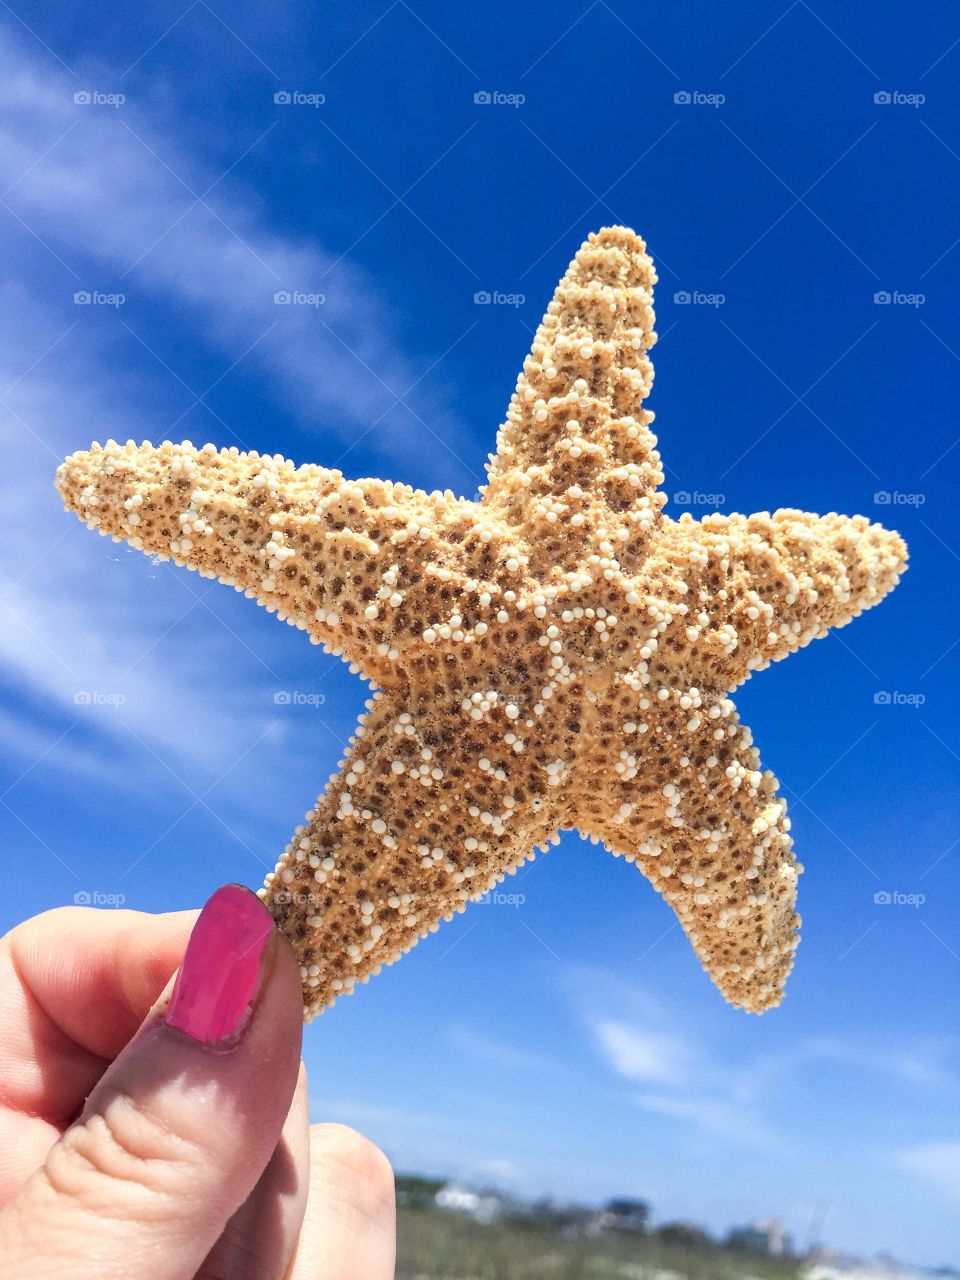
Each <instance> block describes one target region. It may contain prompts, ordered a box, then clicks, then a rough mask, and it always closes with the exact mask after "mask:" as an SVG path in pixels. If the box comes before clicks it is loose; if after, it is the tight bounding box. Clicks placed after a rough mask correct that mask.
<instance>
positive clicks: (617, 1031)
mask: <svg viewBox="0 0 960 1280" xmlns="http://www.w3.org/2000/svg"><path fill="white" fill-rule="evenodd" d="M593 1032H594V1035H595V1036H596V1038H597V1041H598V1043H599V1046H600V1049H601V1051H602V1052H603V1054H604V1056H605V1057H606V1058H607V1060H608V1061H609V1063H610V1065H611V1066H612V1067H613V1069H614V1070H615V1071H616V1072H617V1073H618V1074H619V1075H622V1076H625V1077H626V1078H627V1079H628V1080H639V1081H643V1082H653V1083H656V1084H661V1083H669V1082H672V1083H682V1082H683V1081H684V1080H686V1078H687V1077H688V1075H689V1074H690V1069H691V1066H692V1063H693V1055H692V1052H691V1049H690V1046H689V1045H687V1044H685V1043H684V1042H683V1041H682V1040H681V1039H680V1038H679V1037H677V1036H672V1035H666V1034H664V1033H658V1032H650V1031H646V1030H641V1029H640V1028H638V1027H635V1026H632V1025H630V1024H629V1023H626V1022H614V1021H608V1020H601V1021H599V1022H596V1023H595V1024H594V1027H593Z"/></svg>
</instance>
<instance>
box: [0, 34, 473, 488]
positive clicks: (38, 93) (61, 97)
mask: <svg viewBox="0 0 960 1280" xmlns="http://www.w3.org/2000/svg"><path fill="white" fill-rule="evenodd" d="M0 61H2V63H3V65H4V94H3V101H2V103H0V190H2V191H3V192H4V193H5V194H4V196H3V207H0V216H2V217H3V218H4V219H5V220H6V222H7V223H8V227H7V230H6V233H5V239H7V241H8V243H10V244H11V245H12V246H13V248H12V250H11V253H10V256H11V257H14V256H17V257H18V258H19V261H20V262H21V263H22V262H23V260H24V254H23V249H24V246H28V247H29V249H30V252H31V254H35V255H36V257H37V258H38V259H39V260H43V261H45V262H46V263H47V264H49V265H50V266H51V268H52V269H53V270H54V271H55V273H56V278H58V279H59V280H60V281H61V282H62V285H63V287H64V291H66V290H67V289H69V290H70V292H71V294H72V292H73V291H74V290H84V289H86V290H91V289H96V288H99V289H102V290H110V291H116V290H120V291H122V292H125V293H126V294H127V295H128V296H137V295H139V296H148V297H151V298H153V299H155V300H157V301H158V302H160V303H161V304H162V303H167V304H170V305H173V306H175V307H176V309H177V310H176V314H177V320H178V323H180V324H187V325H189V326H190V327H192V329H193V331H194V333H195V335H196V341H198V342H200V343H202V344H203V345H204V346H205V347H206V348H207V349H209V350H217V351H220V352H221V353H222V355H223V357H224V361H225V371H226V369H227V367H228V366H229V365H230V363H231V362H233V361H236V360H238V358H241V357H242V358H243V359H244V362H245V363H246V364H248V365H249V366H250V367H252V368H253V369H256V370H259V371H260V372H261V373H262V374H263V375H265V377H266V379H267V380H268V382H269V383H270V384H271V385H272V386H273V388H274V390H275V392H276V393H277V394H278V395H279V397H280V398H281V400H282V401H283V402H284V403H285V404H286V406H287V407H288V408H289V409H290V410H292V411H293V412H294V413H295V414H296V416H297V418H298V419H299V420H300V421H301V422H302V423H303V424H304V425H309V424H311V423H314V424H316V426H317V427H321V428H322V430H323V432H324V435H325V436H326V437H329V436H330V435H331V433H332V434H333V435H334V436H336V435H339V437H340V441H341V444H342V446H343V447H349V446H350V445H351V444H353V442H354V441H355V440H356V439H357V435H358V432H362V431H366V430H367V429H369V428H373V430H374V431H376V427H375V424H377V423H382V421H383V419H384V418H385V417H386V416H387V415H388V414H390V413H391V410H393V417H392V418H391V428H390V430H389V431H385V430H384V429H383V427H382V426H381V429H380V431H379V433H377V434H376V435H375V436H374V439H375V440H376V442H377V444H378V446H379V447H380V448H381V449H382V450H383V452H384V453H385V454H387V455H390V454H392V455H393V456H394V457H395V458H399V457H401V456H402V454H403V451H404V447H405V445H406V444H408V443H409V440H408V438H405V437H408V436H409V431H410V429H411V428H412V429H413V430H414V432H415V434H416V436H417V438H422V436H423V433H424V432H433V433H434V434H435V436H436V438H437V439H440V440H443V439H455V438H456V435H457V430H458V427H459V429H460V430H462V427H460V426H459V424H457V423H455V422H454V421H453V420H452V419H451V416H450V414H449V413H448V412H447V411H446V409H445V408H444V404H443V396H442V393H440V392H439V391H438V384H437V378H438V373H437V370H436V369H434V370H432V371H431V373H430V379H431V381H430V382H429V383H428V382H426V381H424V380H423V379H424V377H425V375H426V374H427V366H428V365H429V361H424V362H423V364H422V365H421V366H419V367H417V366H416V365H415V363H414V362H413V361H412V360H411V359H410V358H409V357H408V356H407V355H406V354H405V353H404V352H403V351H402V350H400V349H399V347H398V345H397V340H396V335H397V333H398V332H399V331H400V328H401V324H402V320H401V317H399V316H398V315H397V314H396V313H395V312H393V311H392V310H391V309H390V308H389V307H388V306H387V305H386V303H385V301H384V299H383V298H382V297H381V296H380V294H379V291H378V289H377V288H376V286H375V284H374V282H373V281H372V280H371V279H370V278H369V277H368V276H367V275H366V274H365V273H364V272H363V271H362V270H361V269H360V268H358V267H357V266H356V265H355V264H353V263H351V262H349V261H347V260H345V259H340V258H338V257H336V256H335V255H334V254H332V253H330V252H328V251H327V250H325V249H324V248H323V246H321V245H320V244H319V243H316V242H313V243H302V242H299V241H296V240H292V239H290V238H289V237H287V236H284V235H281V234H279V233H277V232H276V231H275V230H273V229H272V228H271V227H270V226H269V224H268V222H267V220H266V218H265V217H264V214H263V213H262V211H261V209H260V202H259V199H258V198H257V197H255V196H254V195H253V194H252V193H251V192H248V191H245V190H244V188H243V186H242V184H241V183H240V181H239V179H238V177H237V174H238V173H239V172H241V171H242V158H243V156H244V155H245V152H246V151H250V152H253V151H256V149H257V147H258V146H263V147H268V146H269V145H270V143H269V135H270V132H271V130H272V128H273V127H274V123H275V122H271V121H270V120H269V118H268V120H267V122H266V123H265V124H264V129H263V131H262V133H261V135H260V137H259V138H258V137H253V138H251V139H249V141H248V142H247V144H246V148H245V147H244V146H243V145H242V144H240V143H238V145H237V157H236V162H235V164H236V167H235V168H234V167H233V166H231V169H232V170H233V171H230V170H228V171H227V172H226V173H223V172H220V173H218V172H212V171H210V170H209V169H208V168H207V167H206V166H205V165H203V164H202V163H201V162H199V161H198V160H197V158H196V157H195V156H193V155H191V154H189V153H187V152H185V151H184V149H183V147H182V146H180V145H178V144H177V143H174V142H173V141H171V136H172V134H173V132H174V131H173V130H170V129H163V128H161V127H158V126H157V125H156V124H155V123H154V122H153V121H152V120H151V118H150V116H149V115H148V114H147V113H146V112H145V111H144V110H143V109H141V108H138V107H137V106H135V105H133V104H131V103H127V104H126V105H125V106H123V108H122V109H120V110H111V109H109V108H96V107H90V106H78V105H76V104H75V103H74V96H73V95H74V92H75V90H76V84H75V82H74V81H73V80H71V79H69V78H68V77H67V76H66V75H65V74H63V73H60V72H58V71H57V70H52V69H51V66H50V64H49V60H46V61H43V60H41V55H37V56H34V55H33V54H32V53H27V52H25V50H24V49H23V48H22V47H21V46H20V44H19V43H18V42H17V41H16V40H15V39H14V38H12V37H11V36H9V35H0ZM104 75H105V77H106V78H107V79H109V73H108V72H104ZM175 132H176V134H178V135H181V136H182V135H186V136H189V128H186V129H179V128H178V129H177V130H176V131H175ZM294 291H301V292H303V293H308V294H322V295H323V297H324V299H325V301H324V302H323V303H322V305H319V306H310V305H295V304H288V305H277V304H276V303H275V301H274V295H275V294H276V293H288V294H289V293H292V292H294ZM172 372H173V374H174V375H178V374H179V371H178V370H177V369H173V370H172ZM428 388H429V389H428ZM205 390H206V389H205V388H203V387H200V388H196V393H197V394H199V393H201V392H204V391H205ZM398 404H401V405H404V406H406V407H405V408H399V409H398V408H396V406H397V405H398ZM132 425H133V424H131V428H132ZM229 442H230V443H234V442H235V441H229ZM77 443H78V444H80V443H84V442H82V441H78V442H77ZM247 443H249V444H250V446H251V447H253V446H255V444H256V442H255V441H249V442H247ZM330 461H331V462H333V461H334V459H332V458H331V459H330ZM438 465H439V466H440V468H441V470H443V468H444V467H445V466H449V468H450V470H451V477H452V479H454V481H455V482H456V481H459V483H460V484H464V482H465V481H466V479H467V473H466V468H465V467H464V466H463V465H462V464H460V463H459V462H458V460H457V459H456V457H455V455H454V454H452V453H444V452H443V450H441V456H440V458H439V460H438ZM401 478H402V477H401Z"/></svg>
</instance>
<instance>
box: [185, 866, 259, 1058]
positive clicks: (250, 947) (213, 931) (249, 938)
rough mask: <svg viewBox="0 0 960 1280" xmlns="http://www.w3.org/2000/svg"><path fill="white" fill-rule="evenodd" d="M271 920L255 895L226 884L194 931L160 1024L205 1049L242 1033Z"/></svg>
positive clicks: (256, 983) (202, 915)
mask: <svg viewBox="0 0 960 1280" xmlns="http://www.w3.org/2000/svg"><path fill="white" fill-rule="evenodd" d="M272 930H273V921H272V920H271V918H270V915H269V913H268V912H267V909H266V908H265V907H264V906H263V904H262V903H261V902H260V899H259V898H258V897H257V896H256V894H254V893H251V892H250V890H249V889H244V888H242V887H241V886H240V885H237V884H227V885H224V886H223V888H222V889H218V890H217V891H216V893H215V894H214V895H213V896H212V897H211V898H209V899H208V901H207V903H206V905H205V906H204V908H203V910H202V911H201V912H200V915H199V918H198V919H197V923H196V924H195V925H194V926H193V932H192V933H191V934H190V940H189V942H188V943H187V950H186V954H185V955H184V957H183V963H182V964H181V965H180V972H179V973H178V974H177V980H176V982H175V983H174V986H173V995H172V996H171V997H170V1005H169V1007H168V1009H167V1014H166V1017H165V1018H164V1023H165V1025H166V1026H168V1027H176V1028H177V1030H178V1031H182V1032H184V1034H185V1035H188V1036H190V1037H191V1038H192V1039H194V1040H199V1041H201V1042H202V1043H203V1044H210V1045H215V1044H222V1043H224V1042H228V1041H231V1040H237V1039H239V1037H240V1035H241V1034H242V1033H243V1031H244V1030H246V1026H247V1023H248V1022H249V1021H250V1015H251V1013H252V1010H253V1003H254V1000H255V999H256V996H257V994H258V990H259V980H260V974H261V970H262V968H263V959H264V954H265V951H266V946H267V942H268V941H269V939H270V935H271V932H272Z"/></svg>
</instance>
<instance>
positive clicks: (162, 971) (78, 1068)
mask: <svg viewBox="0 0 960 1280" xmlns="http://www.w3.org/2000/svg"><path fill="white" fill-rule="evenodd" d="M178 965H180V970H179V973H178V974H177V976H176V981H175V982H174V980H173V976H172V975H173V974H174V971H175V970H176V969H177V966H178ZM301 1019H302V1003H301V995H300V979H299V975H298V972H297V965H296V962H295V960H294V957H293V953H292V952H291V950H290V948H289V947H288V945H287V944H286V942H285V941H284V940H283V939H282V938H281V936H280V935H279V934H278V933H277V931H276V930H275V929H274V928H273V927H272V924H271V921H270V918H269V916H268V915H267V913H266V911H265V910H264V908H263V907H262V905H261V904H260V902H259V900H258V899H257V898H256V896H255V895H254V894H251V893H250V892H249V891H248V890H246V889H242V888H240V887H238V886H235V885H228V886H226V887H225V888H223V889H219V890H218V891H217V892H216V893H215V894H214V895H213V897H212V898H211V899H210V900H209V902H208V903H207V904H206V906H205V907H204V909H203V911H202V912H201V913H200V914H199V916H198V915H197V913H196V912H178V913H175V914H171V915H161V916H150V915H146V914H143V913H141V912H136V911H94V910H90V909H88V908H84V907H67V908H63V909H61V910H57V911H50V912H47V913H46V914H44V915H41V916H37V917H36V918H34V919H32V920H28V921H26V923H24V924H22V925H19V926H18V927H17V928H15V929H14V930H13V931H12V932H11V933H9V934H8V935H7V936H6V937H5V938H3V939H2V941H0V1206H2V1208H0V1275H4V1276H10V1277H14V1276H15V1277H17V1280H59V1278H60V1277H62V1278H63V1280H67V1278H68V1277H69V1280H86V1278H87V1277H89V1280H127V1278H128V1277H129V1278H133V1277H135V1278H136V1280H185V1278H187V1277H191V1276H195V1275H196V1276H201V1277H222V1278H223V1280H226V1278H227V1277H229V1278H230V1280H245V1278H246V1277H250V1278H251V1280H252V1278H254V1277H255V1278H256V1280H273V1278H278V1280H279V1278H280V1277H286V1278H287V1280H307V1277H309V1278H310V1280H347V1278H348V1277H349V1280H357V1278H358V1277H363V1280H388V1278H389V1277H392V1276H393V1266H394V1233H395V1212H394V1200H393V1177H392V1174H391V1171H390V1167H389V1165H388V1164H387V1162H386V1159H385V1158H384V1157H383V1156H382V1155H381V1153H380V1152H379V1151H378V1150H377V1149H376V1147H374V1146H373V1145H372V1144H370V1143H369V1142H367V1141H366V1139H364V1138H361V1137H360V1136H359V1134H356V1133H353V1132H352V1131H351V1130H349V1129H345V1128H342V1127H341V1126H338V1125H313V1126H312V1127H310V1126H309V1125H308V1119H307V1090H306V1076H305V1073H304V1069H303V1065H302V1063H301V1062H300V1036H301V1027H302V1022H301Z"/></svg>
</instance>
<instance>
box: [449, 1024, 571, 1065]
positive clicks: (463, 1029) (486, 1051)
mask: <svg viewBox="0 0 960 1280" xmlns="http://www.w3.org/2000/svg"><path fill="white" fill-rule="evenodd" d="M447 1040H448V1041H449V1043H450V1045H451V1046H452V1047H453V1048H454V1049H456V1050H457V1052H458V1053H462V1054H466V1055H467V1056H468V1057H471V1058H474V1059H476V1060H477V1061H479V1062H483V1063H486V1064H487V1065H489V1066H493V1067H501V1068H503V1069H504V1070H505V1071H530V1072H536V1071H549V1070H552V1069H554V1068H555V1067H556V1066H557V1063H556V1062H555V1060H554V1059H552V1058H548V1057H547V1056H546V1055H545V1054H540V1053H535V1052H533V1051H532V1050H530V1049H526V1048H524V1047H522V1046H519V1045H513V1044H506V1043H505V1042H504V1041H502V1040H498V1039H495V1038H494V1037H492V1036H488V1035H485V1034H482V1033H481V1032H479V1031H475V1030H474V1029H473V1028H472V1027H467V1026H454V1027H450V1028H448V1030H447Z"/></svg>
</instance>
